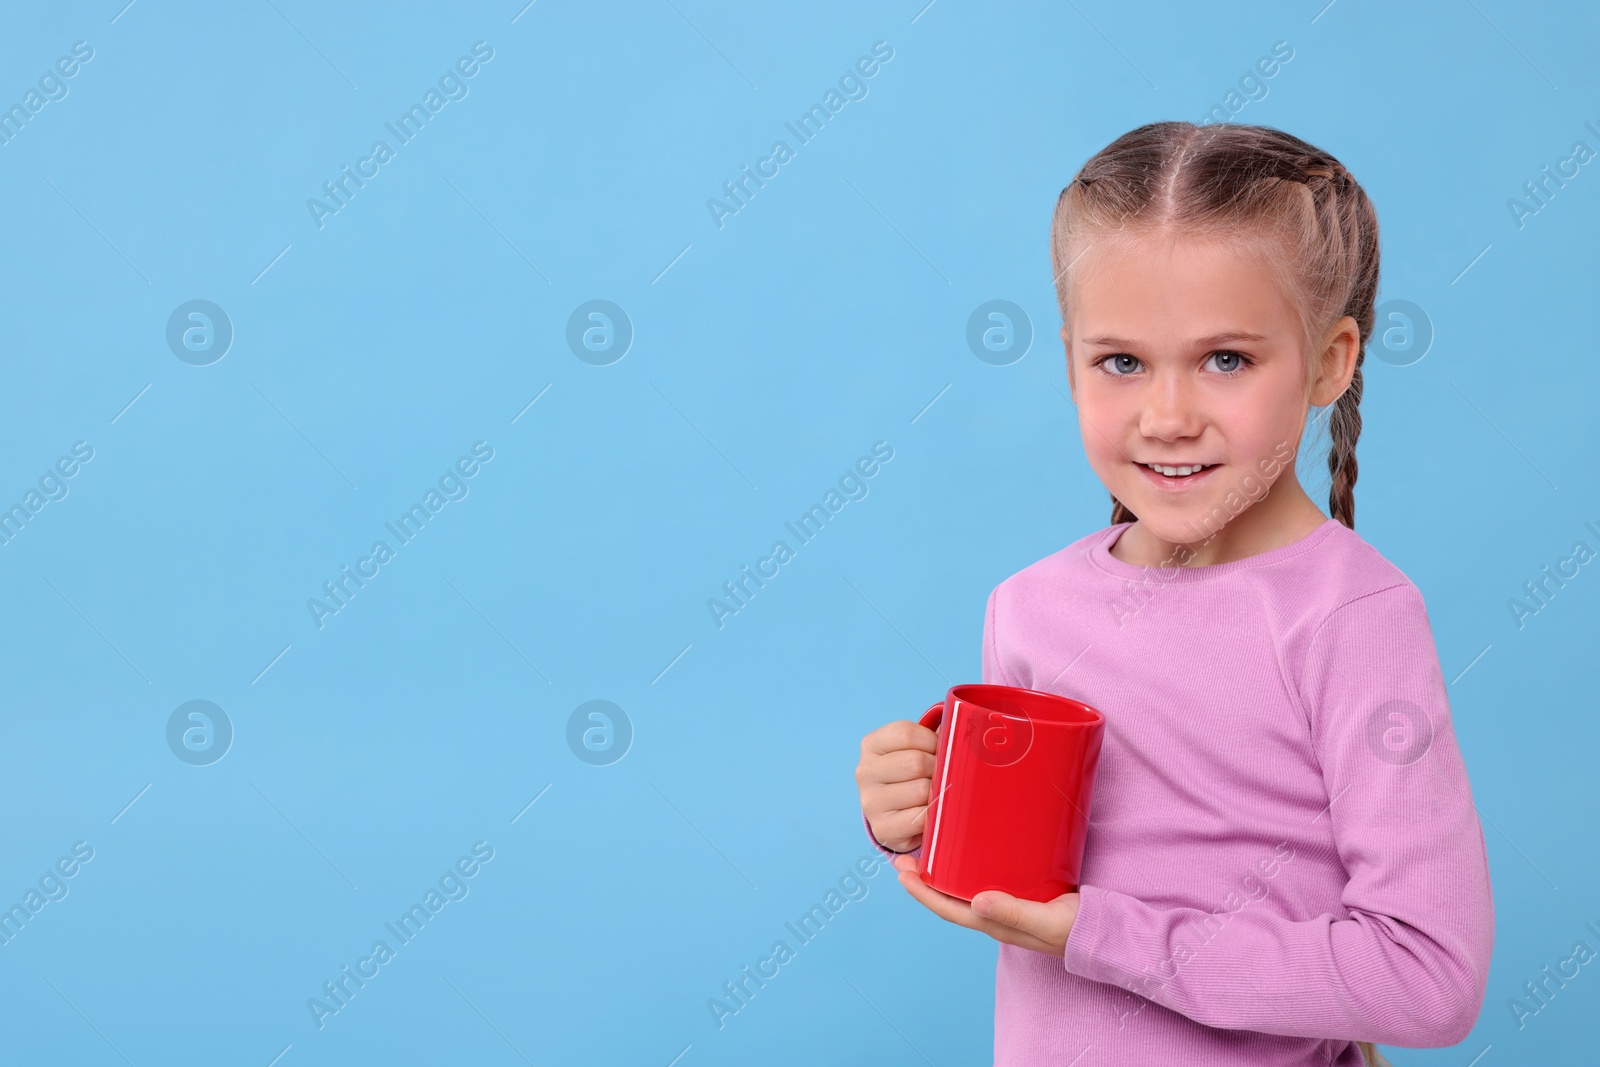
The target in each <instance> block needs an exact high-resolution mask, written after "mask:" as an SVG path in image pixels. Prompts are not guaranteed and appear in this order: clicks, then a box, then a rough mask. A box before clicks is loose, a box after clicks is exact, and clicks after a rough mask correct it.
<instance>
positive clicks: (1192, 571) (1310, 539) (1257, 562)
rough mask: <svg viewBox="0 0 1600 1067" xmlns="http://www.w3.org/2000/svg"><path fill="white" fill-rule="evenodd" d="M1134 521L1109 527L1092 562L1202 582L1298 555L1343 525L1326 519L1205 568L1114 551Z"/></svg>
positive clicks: (1119, 573) (1113, 570)
mask: <svg viewBox="0 0 1600 1067" xmlns="http://www.w3.org/2000/svg"><path fill="white" fill-rule="evenodd" d="M1132 525H1133V523H1131V522H1119V523H1117V524H1116V525H1114V526H1108V527H1106V529H1105V530H1104V531H1103V532H1102V533H1101V535H1100V537H1099V539H1097V540H1096V541H1095V542H1094V543H1092V544H1091V545H1090V546H1089V562H1090V563H1091V564H1093V565H1094V566H1095V567H1096V568H1097V569H1099V570H1101V571H1104V572H1105V573H1107V574H1109V575H1111V576H1112V577H1114V578H1137V579H1142V580H1143V579H1149V578H1150V577H1152V576H1154V577H1157V578H1159V579H1160V580H1161V581H1163V582H1203V581H1206V580H1208V579H1211V578H1220V577H1222V576H1223V575H1228V574H1235V573H1237V572H1239V571H1244V570H1250V569H1252V568H1255V567H1264V566H1267V565H1269V564H1272V563H1278V562H1281V561H1282V560H1286V559H1289V558H1291V557H1293V556H1298V555H1300V553H1302V552H1307V551H1309V550H1311V549H1313V548H1315V547H1317V545H1319V544H1321V543H1322V542H1323V541H1324V540H1326V539H1327V537H1328V536H1329V535H1330V534H1331V533H1333V528H1334V527H1335V526H1339V525H1341V523H1340V522H1339V520H1337V519H1331V518H1329V519H1323V520H1322V523H1321V525H1319V526H1318V527H1317V528H1316V529H1315V530H1312V531H1311V532H1310V533H1308V534H1306V535H1305V536H1304V537H1302V538H1300V540H1298V541H1291V542H1290V543H1289V544H1286V545H1279V546H1278V547H1277V548H1269V549H1268V550H1267V551H1265V552H1257V553H1256V554H1255V555H1253V556H1246V557H1244V558H1243V559H1235V560H1229V561H1228V562H1226V563H1211V564H1208V565H1206V566H1204V567H1184V566H1179V565H1178V564H1176V563H1174V564H1173V565H1171V566H1168V567H1160V566H1156V567H1147V566H1145V565H1143V564H1139V563H1128V562H1127V561H1125V560H1120V559H1118V558H1117V557H1116V556H1113V555H1112V554H1111V548H1112V546H1113V545H1115V544H1116V543H1117V540H1118V539H1119V538H1121V536H1122V533H1123V531H1124V530H1126V529H1127V528H1128V527H1130V526H1132Z"/></svg>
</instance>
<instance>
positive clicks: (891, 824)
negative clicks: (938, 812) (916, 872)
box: [856, 720, 939, 852]
mask: <svg viewBox="0 0 1600 1067" xmlns="http://www.w3.org/2000/svg"><path fill="white" fill-rule="evenodd" d="M938 747H939V735H938V734H936V733H934V732H933V731H932V730H930V729H928V728H927V727H926V726H923V725H921V724H919V723H914V722H909V721H906V720H901V721H899V722H891V723H889V724H888V725H886V726H880V727H878V728H877V729H876V730H874V731H872V732H871V733H870V734H868V735H867V736H866V737H863V738H862V739H861V762H860V763H859V764H857V765H856V785H857V787H858V788H859V789H860V790H861V810H862V812H863V813H864V814H865V815H866V817H867V825H868V826H870V827H872V836H873V837H875V838H877V839H878V841H879V842H880V843H881V844H882V845H883V846H884V847H885V848H888V849H892V850H893V851H895V852H910V851H911V850H912V849H914V848H916V847H917V846H918V845H920V844H921V843H922V824H923V822H924V821H925V820H926V819H927V817H928V797H929V796H930V795H931V793H932V788H933V764H934V753H935V752H936V751H938Z"/></svg>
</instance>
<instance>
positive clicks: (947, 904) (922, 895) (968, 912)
mask: <svg viewBox="0 0 1600 1067" xmlns="http://www.w3.org/2000/svg"><path fill="white" fill-rule="evenodd" d="M907 858H909V857H907ZM895 866H896V868H897V869H899V868H900V866H901V865H900V863H899V862H896V864H895ZM899 878H900V884H901V885H903V886H905V888H906V892H908V893H910V894H911V895H912V896H913V897H915V898H916V899H917V901H919V902H920V903H921V904H923V905H924V906H926V907H927V908H928V910H929V911H931V912H933V913H934V914H935V915H937V916H939V917H940V918H941V919H944V920H946V921H947V922H952V923H955V924H956V925H957V926H965V927H967V928H968V929H969V930H977V931H978V932H979V933H984V934H988V935H989V936H990V937H992V938H994V939H995V940H996V941H1000V942H1003V943H1005V944H1007V945H1016V946H1017V947H1018V948H1025V949H1030V950H1032V951H1034V952H1043V953H1045V954H1047V955H1054V954H1055V950H1054V946H1052V945H1050V944H1048V943H1047V942H1045V941H1042V940H1040V939H1039V938H1037V937H1035V936H1033V935H1032V934H1030V933H1028V932H1026V931H1024V930H1018V929H1017V928H1015V927H1012V926H1007V925H1006V924H1004V923H1001V922H997V921H995V920H993V919H988V918H984V917H983V916H981V915H979V914H978V913H977V912H975V911H973V910H972V905H971V904H969V903H967V902H966V901H965V900H962V899H960V898H959V897H952V896H947V895H946V894H944V893H941V892H939V891H938V890H937V889H933V888H932V887H930V886H929V885H928V884H927V883H925V882H923V880H922V879H921V878H920V877H918V876H917V873H916V870H915V869H914V868H913V869H902V870H899Z"/></svg>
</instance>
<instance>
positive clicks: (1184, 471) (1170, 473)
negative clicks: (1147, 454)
mask: <svg viewBox="0 0 1600 1067" xmlns="http://www.w3.org/2000/svg"><path fill="white" fill-rule="evenodd" d="M1145 466H1147V467H1149V468H1150V469H1151V470H1153V471H1155V472H1156V473H1158V474H1165V475H1166V476H1167V477H1168V478H1182V477H1184V476H1185V475H1189V474H1194V473H1196V472H1197V471H1200V470H1204V469H1205V468H1204V466H1203V465H1202V466H1197V467H1163V466H1161V465H1159V464H1156V463H1146V464H1145Z"/></svg>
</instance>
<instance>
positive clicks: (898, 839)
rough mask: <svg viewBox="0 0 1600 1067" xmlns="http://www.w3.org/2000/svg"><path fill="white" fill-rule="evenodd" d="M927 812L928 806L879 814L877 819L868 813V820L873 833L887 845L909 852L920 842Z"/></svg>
mask: <svg viewBox="0 0 1600 1067" xmlns="http://www.w3.org/2000/svg"><path fill="white" fill-rule="evenodd" d="M927 813H928V809H927V808H915V809H913V810H911V811H895V812H890V813H889V814H887V815H879V816H878V817H877V818H876V819H874V818H873V817H872V816H871V815H868V817H867V821H868V823H869V824H870V825H871V826H872V835H873V836H874V837H876V838H877V839H878V840H879V841H881V842H883V844H884V845H885V846H887V847H888V848H892V849H894V850H895V851H896V852H909V851H911V849H913V848H915V847H916V846H917V844H918V843H919V842H920V839H921V837H922V826H923V823H924V822H925V821H926V817H927Z"/></svg>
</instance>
